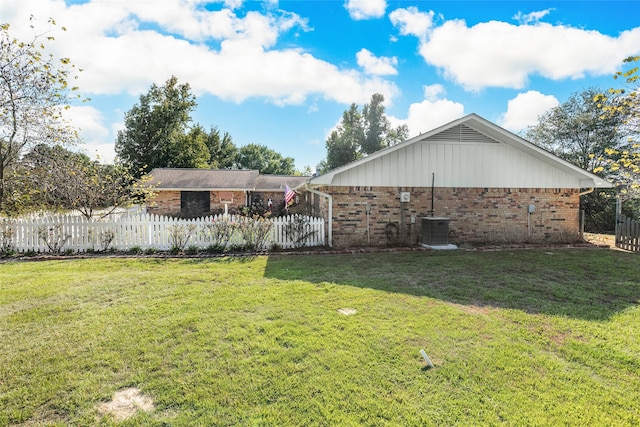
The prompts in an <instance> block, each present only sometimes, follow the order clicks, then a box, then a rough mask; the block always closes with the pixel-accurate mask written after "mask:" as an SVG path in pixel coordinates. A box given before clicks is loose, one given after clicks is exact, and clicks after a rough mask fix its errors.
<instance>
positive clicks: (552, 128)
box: [525, 88, 627, 172]
mask: <svg viewBox="0 0 640 427" xmlns="http://www.w3.org/2000/svg"><path fill="white" fill-rule="evenodd" d="M600 92H601V91H600V90H599V89H597V88H590V89H587V90H584V91H582V92H580V93H575V94H573V95H571V96H570V97H569V99H568V100H567V101H566V102H564V103H563V104H561V105H559V106H557V107H554V108H552V109H551V110H549V111H548V112H547V113H545V114H543V115H542V116H541V117H540V118H539V120H538V123H537V124H536V125H534V126H531V127H530V128H529V129H528V130H527V132H526V133H525V137H526V138H527V139H528V140H529V141H531V142H533V143H534V144H537V145H540V146H541V147H544V148H546V149H548V150H549V151H551V152H553V153H554V154H556V155H557V156H559V157H561V158H563V159H565V160H567V161H569V162H571V163H573V164H575V165H577V166H579V167H581V168H582V169H585V170H587V171H589V172H593V171H595V170H596V169H599V168H601V167H602V166H604V163H603V161H602V156H603V155H604V154H605V149H608V148H623V147H625V146H626V145H627V138H626V137H627V133H626V131H625V128H624V126H623V124H624V116H623V114H621V113H615V114H611V115H609V116H608V117H606V118H604V117H602V110H601V105H600V104H601V102H597V101H596V100H595V98H596V96H597V95H598V94H599V93H600ZM603 102H606V103H610V102H612V101H603Z"/></svg>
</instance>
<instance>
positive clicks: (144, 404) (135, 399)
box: [98, 387, 153, 421]
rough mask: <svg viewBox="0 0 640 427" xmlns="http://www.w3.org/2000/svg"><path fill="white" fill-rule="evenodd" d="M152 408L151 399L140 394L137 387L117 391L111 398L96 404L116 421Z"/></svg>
mask: <svg viewBox="0 0 640 427" xmlns="http://www.w3.org/2000/svg"><path fill="white" fill-rule="evenodd" d="M151 410H153V399H151V398H150V397H148V396H145V395H144V394H142V391H141V390H140V389H138V388H135V387H131V388H126V389H124V390H120V391H117V392H116V393H114V394H113V399H112V400H111V401H110V402H106V403H103V404H101V405H100V406H98V411H100V412H101V413H103V414H107V415H111V416H112V417H113V418H114V419H116V420H117V421H122V420H126V419H127V418H130V417H132V416H134V415H135V414H136V413H138V411H145V412H149V411H151Z"/></svg>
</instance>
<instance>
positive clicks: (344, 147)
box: [325, 104, 365, 170]
mask: <svg viewBox="0 0 640 427" xmlns="http://www.w3.org/2000/svg"><path fill="white" fill-rule="evenodd" d="M364 138H365V137H364V127H363V124H362V115H361V114H360V111H358V106H357V105H356V104H351V106H350V107H349V109H348V110H346V111H345V112H344V113H343V114H342V120H341V121H340V124H339V125H338V128H337V129H336V130H334V131H332V132H331V134H330V135H329V138H328V139H327V142H326V147H327V162H326V165H325V167H326V168H327V170H331V169H335V168H337V167H339V166H342V165H346V164H347V163H350V162H352V161H354V160H357V159H359V158H360V157H362V153H361V152H360V147H361V146H362V143H363V141H364Z"/></svg>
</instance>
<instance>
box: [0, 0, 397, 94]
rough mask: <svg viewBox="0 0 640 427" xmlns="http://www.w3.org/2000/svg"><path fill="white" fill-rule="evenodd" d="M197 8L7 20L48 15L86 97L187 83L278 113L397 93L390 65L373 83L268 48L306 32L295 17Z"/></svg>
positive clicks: (187, 4) (133, 6) (182, 2)
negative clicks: (283, 108) (264, 104)
mask: <svg viewBox="0 0 640 427" xmlns="http://www.w3.org/2000/svg"><path fill="white" fill-rule="evenodd" d="M203 4H204V2H203V1H202V0H189V1H187V0H175V1H167V2H163V5H162V6H163V7H158V8H150V7H148V4H147V3H145V2H102V1H90V2H88V3H83V4H76V5H72V6H65V4H64V2H61V1H56V0H24V2H20V5H18V2H10V3H9V5H8V7H7V8H8V9H10V10H9V11H8V12H7V16H8V17H10V18H11V20H12V21H15V22H22V23H28V13H29V12H27V11H30V10H38V11H43V12H42V13H46V14H47V16H56V18H57V20H58V23H59V25H61V26H62V25H64V26H66V27H67V28H68V31H67V32H65V33H60V34H56V41H55V42H53V43H52V44H51V45H52V46H53V48H54V49H58V51H57V52H54V53H57V54H58V55H60V56H62V55H63V56H65V57H70V58H71V59H72V62H73V63H74V64H76V65H77V66H78V67H79V68H83V69H84V70H85V71H84V72H83V73H81V76H80V79H79V80H78V86H79V87H80V90H81V93H82V94H83V95H87V96H91V94H119V93H123V92H127V93H129V94H132V95H137V94H140V93H141V92H144V91H145V90H147V89H148V87H149V86H150V84H151V83H157V84H162V83H164V82H165V81H166V80H167V79H168V78H169V77H170V76H171V75H175V76H177V77H178V79H179V81H181V82H188V83H189V84H190V85H191V87H192V89H193V90H194V92H195V94H196V95H198V96H200V95H202V94H206V93H208V94H212V95H214V96H218V97H220V98H222V99H225V100H232V101H235V102H242V101H244V100H246V99H249V98H256V97H257V98H266V99H268V100H270V101H271V102H273V103H275V104H278V105H285V104H297V103H302V102H304V101H305V100H306V99H307V98H308V97H309V96H313V95H319V96H321V97H322V98H324V99H327V100H334V101H337V102H340V103H345V104H349V103H351V102H366V101H367V100H368V99H369V97H370V96H371V94H372V93H375V92H379V93H382V94H383V95H384V96H385V97H386V98H387V99H389V100H391V99H392V98H393V97H394V96H396V95H397V93H398V89H397V87H396V85H395V84H394V83H393V82H391V81H388V80H384V79H382V78H381V77H380V75H383V74H389V71H390V69H389V66H392V65H393V61H394V59H393V58H378V59H379V64H378V67H372V68H370V69H369V71H371V70H373V71H374V72H377V75H375V74H373V75H372V74H367V73H363V72H361V71H359V70H357V69H345V68H341V67H338V66H336V65H333V64H331V63H329V62H326V61H323V60H320V59H318V58H316V57H314V56H313V55H311V54H310V53H308V52H305V51H304V50H302V49H299V48H288V49H280V50H279V49H275V48H274V46H275V44H276V42H277V41H278V39H279V37H280V35H281V34H283V33H284V32H287V31H290V30H291V29H292V28H294V27H295V28H299V29H301V30H303V31H307V30H309V28H308V27H307V23H306V20H304V19H302V18H300V17H299V16H298V15H296V14H293V13H288V12H283V11H279V10H275V11H272V10H268V11H265V12H264V13H258V12H248V13H247V14H246V15H244V16H242V17H240V16H238V15H236V14H235V13H234V12H233V11H232V10H230V9H222V10H218V11H208V10H206V9H204V7H203ZM39 13H40V12H39ZM3 15H4V11H3ZM23 26H25V27H27V26H28V25H26V24H24V25H23ZM160 28H161V29H162V30H160ZM12 29H13V28H12ZM203 41H206V42H207V43H210V42H211V43H213V44H212V45H211V46H209V45H207V44H205V43H203ZM211 43H210V44H211ZM385 61H388V64H387V67H386V69H385V67H384V62H385ZM376 70H377V71H376Z"/></svg>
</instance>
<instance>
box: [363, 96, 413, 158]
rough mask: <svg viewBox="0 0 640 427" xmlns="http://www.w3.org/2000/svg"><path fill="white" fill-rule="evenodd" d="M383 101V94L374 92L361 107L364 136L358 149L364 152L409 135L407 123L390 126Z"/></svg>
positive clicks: (390, 143) (380, 148)
mask: <svg viewBox="0 0 640 427" xmlns="http://www.w3.org/2000/svg"><path fill="white" fill-rule="evenodd" d="M383 103H384V96H383V95H381V94H379V93H375V94H373V96H372V97H371V102H370V103H369V104H365V106H364V107H363V108H362V119H363V124H364V133H365V136H364V141H363V142H362V144H361V147H360V149H361V151H362V153H364V154H371V153H375V152H376V151H379V150H382V149H383V148H386V147H390V146H392V145H396V144H398V143H399V142H402V141H404V140H405V139H407V137H408V136H409V127H408V126H407V125H401V126H398V127H396V128H392V127H391V123H390V122H389V119H388V118H387V116H386V114H385V108H384V104H383Z"/></svg>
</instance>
